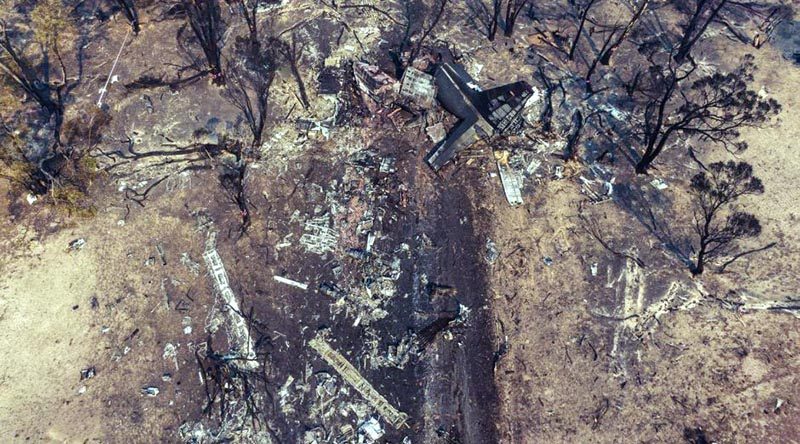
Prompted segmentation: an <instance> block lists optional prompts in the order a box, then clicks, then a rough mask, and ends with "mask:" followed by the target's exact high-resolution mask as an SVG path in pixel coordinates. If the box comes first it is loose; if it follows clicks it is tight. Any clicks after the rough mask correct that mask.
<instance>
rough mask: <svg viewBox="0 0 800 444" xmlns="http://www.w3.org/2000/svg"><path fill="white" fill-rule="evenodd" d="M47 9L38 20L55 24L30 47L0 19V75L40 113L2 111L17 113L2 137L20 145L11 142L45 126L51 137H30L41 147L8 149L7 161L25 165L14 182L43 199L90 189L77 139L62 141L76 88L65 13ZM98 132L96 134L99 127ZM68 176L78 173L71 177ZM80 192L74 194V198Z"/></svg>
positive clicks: (24, 39) (0, 135)
mask: <svg viewBox="0 0 800 444" xmlns="http://www.w3.org/2000/svg"><path fill="white" fill-rule="evenodd" d="M46 7H48V5H43V6H42V7H41V9H39V10H35V11H34V14H36V15H35V17H36V18H37V19H38V20H37V21H38V22H39V23H44V24H48V25H49V24H51V23H52V24H54V25H53V26H52V27H51V28H47V29H37V33H38V34H39V35H40V40H39V41H38V42H36V44H28V43H26V41H28V39H27V38H26V37H25V36H24V35H23V33H22V32H21V31H20V30H19V29H16V28H13V27H11V26H10V25H8V24H7V23H5V22H3V21H0V73H2V74H3V77H4V79H3V80H4V81H7V82H8V84H9V86H10V88H11V91H14V92H21V93H22V94H23V95H24V98H25V99H31V100H32V101H33V102H34V103H35V104H36V105H37V106H38V112H37V113H34V114H33V115H30V114H29V113H25V112H24V111H23V110H22V109H19V110H18V111H17V112H14V111H13V110H8V109H4V110H2V113H3V114H6V113H9V114H13V116H14V117H13V119H15V120H17V122H18V125H17V126H16V127H14V128H12V127H10V126H8V125H4V126H3V128H2V129H0V138H1V139H2V140H3V141H4V142H5V143H11V144H18V142H19V141H8V140H7V139H15V138H17V136H16V135H15V134H14V132H15V131H16V130H19V129H26V130H27V129H34V128H45V129H46V130H47V132H48V133H49V134H47V135H46V136H44V137H41V135H38V136H32V137H31V138H33V137H37V138H38V139H39V140H38V141H37V145H39V148H38V149H36V148H34V149H28V147H20V148H19V149H17V150H15V151H13V152H12V151H10V150H5V149H4V150H3V155H2V157H3V161H4V163H6V164H10V163H13V162H18V163H20V164H22V165H23V166H22V167H20V168H19V169H21V170H23V171H24V174H23V176H24V177H23V178H20V177H14V180H17V181H19V182H20V184H21V185H22V186H24V187H25V188H27V189H28V190H29V191H31V192H33V193H34V194H40V195H41V194H45V193H47V192H48V191H50V190H51V189H53V188H55V187H59V186H65V187H66V186H70V187H71V188H72V189H73V191H77V189H76V187H78V188H81V189H84V188H85V186H84V184H82V183H81V182H82V181H83V178H82V177H81V175H83V171H81V166H82V165H81V163H80V160H81V159H82V157H83V155H84V154H85V153H83V152H81V151H79V150H77V149H76V146H75V145H73V144H72V142H76V140H74V139H72V140H70V141H68V142H69V143H66V144H65V143H64V140H63V137H62V125H63V122H64V104H65V100H66V98H67V96H68V95H69V93H70V91H71V90H72V88H74V87H75V85H76V84H77V81H76V80H71V79H70V76H69V75H68V72H67V67H66V63H65V61H64V58H63V55H62V49H61V47H60V43H59V40H58V39H59V37H58V35H57V33H58V32H59V31H61V29H57V26H58V25H60V24H61V22H60V21H62V20H64V15H63V13H61V12H60V11H50V10H47V9H45V8H46ZM49 14H53V15H52V16H50V15H49ZM42 26H44V25H42ZM6 79H7V80H6ZM17 105H19V104H17ZM23 106H24V104H23ZM101 120H102V119H101ZM106 122H107V120H106ZM27 125H30V127H27ZM94 129H95V131H97V130H98V129H99V127H94ZM39 133H40V134H41V131H40V132H39ZM95 135H96V134H95ZM69 172H73V173H74V174H71V175H70V174H67V173H69ZM78 194H79V193H78ZM78 194H76V193H71V196H73V197H75V196H77V195H78ZM71 200H74V199H71Z"/></svg>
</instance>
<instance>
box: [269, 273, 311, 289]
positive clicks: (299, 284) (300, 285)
mask: <svg viewBox="0 0 800 444" xmlns="http://www.w3.org/2000/svg"><path fill="white" fill-rule="evenodd" d="M272 278H273V279H275V280H276V281H278V282H280V283H282V284H286V285H291V286H292V287H297V288H299V289H301V290H308V284H304V283H302V282H297V281H294V280H291V279H288V278H285V277H283V276H278V275H275V276H272Z"/></svg>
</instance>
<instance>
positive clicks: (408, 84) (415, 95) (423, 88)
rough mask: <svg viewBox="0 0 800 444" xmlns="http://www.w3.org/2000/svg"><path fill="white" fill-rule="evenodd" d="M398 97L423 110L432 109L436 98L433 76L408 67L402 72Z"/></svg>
mask: <svg viewBox="0 0 800 444" xmlns="http://www.w3.org/2000/svg"><path fill="white" fill-rule="evenodd" d="M400 96H401V97H406V98H409V99H411V100H412V101H414V102H415V103H416V104H418V105H420V106H422V107H424V108H430V107H432V106H433V104H434V100H435V97H436V84H435V83H434V81H433V76H432V75H430V74H425V73H424V72H422V71H420V70H418V69H416V68H414V67H412V66H409V67H408V68H406V70H405V71H404V72H403V78H402V80H401V83H400Z"/></svg>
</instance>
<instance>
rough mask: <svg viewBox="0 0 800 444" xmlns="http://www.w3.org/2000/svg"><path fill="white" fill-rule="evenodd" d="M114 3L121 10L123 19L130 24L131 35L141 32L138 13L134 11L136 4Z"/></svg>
mask: <svg viewBox="0 0 800 444" xmlns="http://www.w3.org/2000/svg"><path fill="white" fill-rule="evenodd" d="M116 2H117V5H119V7H120V8H122V12H123V13H124V14H125V18H127V19H128V22H129V23H130V24H131V29H132V30H133V33H134V34H139V31H140V30H141V28H140V26H139V11H138V10H137V9H136V3H135V2H134V0H116Z"/></svg>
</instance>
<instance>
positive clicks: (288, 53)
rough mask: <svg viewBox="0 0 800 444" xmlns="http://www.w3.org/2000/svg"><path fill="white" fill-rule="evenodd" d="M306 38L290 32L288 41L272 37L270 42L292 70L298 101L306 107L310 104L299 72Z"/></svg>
mask: <svg viewBox="0 0 800 444" xmlns="http://www.w3.org/2000/svg"><path fill="white" fill-rule="evenodd" d="M305 40H306V39H303V38H301V39H298V38H297V36H296V35H295V33H294V32H292V33H291V36H290V39H289V41H288V42H287V41H285V40H281V39H273V40H272V43H273V44H274V45H275V46H276V47H277V49H278V51H279V52H280V54H281V56H283V59H284V60H285V61H286V63H288V64H289V70H290V71H291V72H292V77H293V78H294V81H295V83H296V84H297V90H298V92H299V93H300V102H301V104H302V105H303V108H305V109H308V107H309V106H310V104H309V101H308V94H307V93H306V86H305V83H304V82H303V76H302V74H301V73H300V58H301V57H302V56H303V51H304V50H305V48H306V45H305V43H304V41H305Z"/></svg>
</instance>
